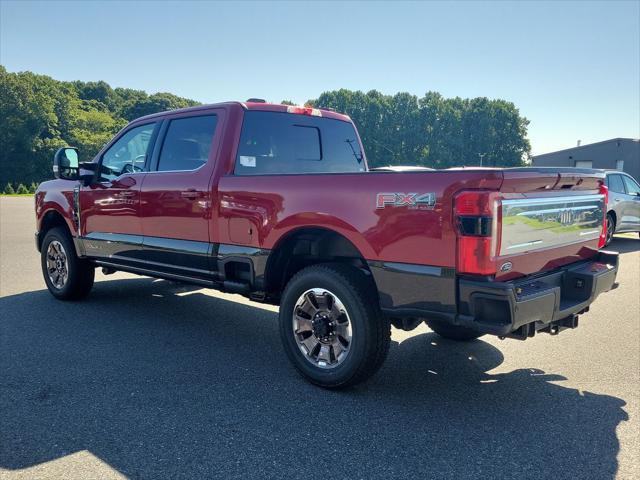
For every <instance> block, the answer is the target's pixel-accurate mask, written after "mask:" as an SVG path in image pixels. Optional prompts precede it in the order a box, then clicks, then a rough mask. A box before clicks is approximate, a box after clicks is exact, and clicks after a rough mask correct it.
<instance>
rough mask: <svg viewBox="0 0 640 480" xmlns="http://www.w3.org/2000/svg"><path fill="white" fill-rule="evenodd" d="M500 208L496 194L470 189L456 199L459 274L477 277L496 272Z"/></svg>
mask: <svg viewBox="0 0 640 480" xmlns="http://www.w3.org/2000/svg"><path fill="white" fill-rule="evenodd" d="M499 207H500V200H499V198H498V193H497V192H489V191H482V190H469V191H464V192H461V193H459V194H458V195H457V196H456V197H455V208H454V215H455V220H454V223H455V225H456V228H457V233H458V245H457V247H458V248H457V252H458V258H457V270H458V272H460V273H471V274H476V275H492V274H495V273H496V259H495V257H496V252H497V250H498V241H499V238H498V228H497V227H498V222H499V220H500V219H499V218H498V217H499V214H500V208H499Z"/></svg>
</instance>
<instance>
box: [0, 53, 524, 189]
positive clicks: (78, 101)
mask: <svg viewBox="0 0 640 480" xmlns="http://www.w3.org/2000/svg"><path fill="white" fill-rule="evenodd" d="M282 103H290V102H287V101H283V102H282ZM197 104H198V102H196V101H194V100H190V99H187V98H182V97H178V96H176V95H173V94H171V93H155V94H152V95H149V94H147V93H146V92H144V91H141V90H134V89H130V88H112V87H111V86H110V85H109V84H107V83H106V82H103V81H98V82H81V81H75V82H64V81H58V80H54V79H53V78H51V77H48V76H45V75H38V74H35V73H32V72H18V73H12V72H8V71H7V70H6V68H5V67H3V66H2V65H0V185H6V184H10V188H11V189H13V190H16V189H18V188H19V184H24V185H29V187H24V188H25V189H27V190H29V189H32V187H33V185H32V183H33V182H40V181H43V180H46V179H48V178H51V176H52V174H51V159H52V156H53V153H54V152H55V150H56V149H58V148H60V147H62V146H65V145H73V146H75V147H78V149H79V151H80V154H81V157H82V158H84V159H90V158H93V156H94V155H95V154H96V153H97V152H98V151H99V150H100V148H102V146H103V145H104V144H105V143H106V142H107V141H108V140H109V139H110V138H111V137H112V136H113V135H114V134H115V133H116V132H117V131H118V130H120V129H121V128H122V127H123V126H125V125H126V124H127V122H129V121H131V120H133V119H135V118H138V117H140V116H143V115H148V114H151V113H156V112H161V111H164V110H173V109H176V108H183V107H189V106H193V105H197ZM307 105H311V106H316V107H323V108H331V109H334V110H336V111H339V112H344V113H347V114H348V115H350V116H351V118H352V119H353V120H354V122H355V123H356V125H357V127H358V130H359V132H360V136H361V137H362V142H363V144H364V147H365V151H366V153H367V158H368V160H369V164H370V165H371V166H382V165H422V166H428V167H434V168H446V167H450V166H459V165H477V164H478V161H479V154H481V155H482V156H483V158H484V164H485V165H496V166H514V165H521V164H522V162H523V160H524V159H525V158H526V156H527V155H528V153H529V151H530V145H529V141H528V139H527V125H528V123H529V122H528V120H527V119H526V118H524V117H522V116H521V115H520V113H519V111H518V109H517V108H516V107H515V105H514V104H513V103H511V102H507V101H504V100H492V99H487V98H472V99H463V98H459V97H456V98H444V97H443V96H442V95H440V94H439V93H436V92H427V93H426V94H425V96H424V97H420V98H418V97H417V96H415V95H411V94H409V93H398V94H396V95H384V94H382V93H380V92H378V91H375V90H372V91H370V92H367V93H364V92H361V91H351V90H345V89H341V90H335V91H330V92H324V93H322V94H321V95H320V96H319V97H318V98H317V99H311V100H309V101H308V102H307ZM21 191H23V189H21ZM23 193H24V191H23Z"/></svg>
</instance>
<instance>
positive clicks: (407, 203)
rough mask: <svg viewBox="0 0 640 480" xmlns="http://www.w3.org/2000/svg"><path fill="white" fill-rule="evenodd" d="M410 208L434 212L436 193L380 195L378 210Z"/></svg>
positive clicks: (377, 202)
mask: <svg viewBox="0 0 640 480" xmlns="http://www.w3.org/2000/svg"><path fill="white" fill-rule="evenodd" d="M389 206H391V207H409V208H416V209H421V210H433V208H434V207H435V206H436V194H435V193H378V194H377V195H376V208H385V207H389Z"/></svg>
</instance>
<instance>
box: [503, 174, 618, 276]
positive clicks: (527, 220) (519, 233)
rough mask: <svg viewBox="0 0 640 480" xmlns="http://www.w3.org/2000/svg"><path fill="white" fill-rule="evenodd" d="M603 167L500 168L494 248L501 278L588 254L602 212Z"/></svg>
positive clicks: (594, 246)
mask: <svg viewBox="0 0 640 480" xmlns="http://www.w3.org/2000/svg"><path fill="white" fill-rule="evenodd" d="M603 179H604V173H603V172H600V171H597V170H590V169H574V168H528V169H506V170H504V181H503V184H502V185H501V187H500V192H501V194H502V195H501V196H502V202H501V203H502V209H501V218H500V220H499V224H498V225H499V228H498V232H497V233H498V245H497V251H496V257H497V258H496V260H497V270H498V273H497V275H496V277H497V278H500V279H502V280H506V279H508V278H516V277H519V276H523V275H529V274H532V273H536V272H539V271H544V270H550V269H553V268H557V267H560V266H562V265H566V264H568V263H572V262H575V261H578V260H582V259H586V258H590V257H592V256H594V255H595V254H596V253H597V251H598V240H599V238H600V234H601V232H602V227H603V223H604V212H605V208H606V206H605V196H604V194H603V193H601V192H600V185H601V181H602V180H603Z"/></svg>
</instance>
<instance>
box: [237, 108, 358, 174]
mask: <svg viewBox="0 0 640 480" xmlns="http://www.w3.org/2000/svg"><path fill="white" fill-rule="evenodd" d="M362 171H364V155H363V154H362V151H361V149H360V143H359V142H358V137H357V135H356V131H355V128H354V127H353V125H352V124H351V123H349V122H343V121H341V120H336V119H331V118H319V117H311V116H306V115H297V114H289V113H284V112H261V111H250V112H246V113H245V115H244V121H243V124H242V133H241V135H240V143H239V145H238V156H237V158H236V166H235V174H236V175H256V174H258V175H260V174H287V173H340V172H362Z"/></svg>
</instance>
